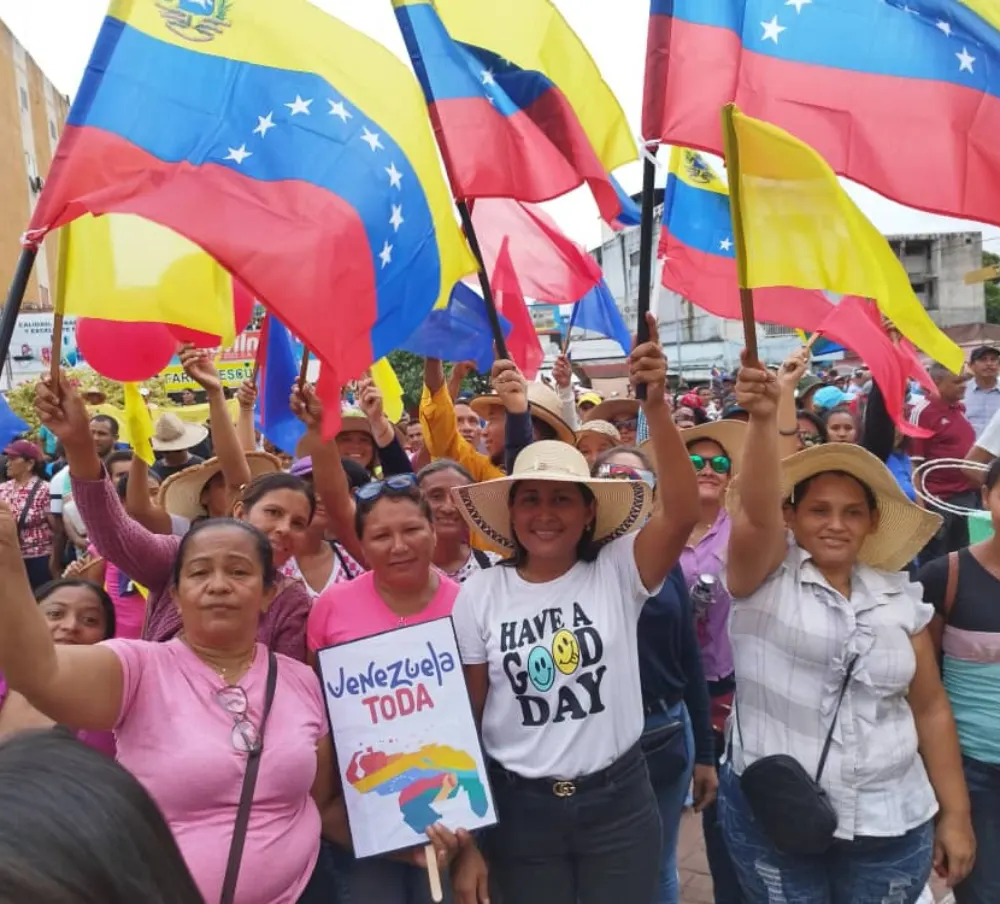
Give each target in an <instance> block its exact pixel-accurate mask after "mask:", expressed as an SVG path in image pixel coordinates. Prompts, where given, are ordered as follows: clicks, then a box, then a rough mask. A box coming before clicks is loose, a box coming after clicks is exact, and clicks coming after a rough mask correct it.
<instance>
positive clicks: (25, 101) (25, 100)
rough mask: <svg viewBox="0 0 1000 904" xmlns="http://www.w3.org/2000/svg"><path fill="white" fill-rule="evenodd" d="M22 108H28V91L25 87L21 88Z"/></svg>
mask: <svg viewBox="0 0 1000 904" xmlns="http://www.w3.org/2000/svg"><path fill="white" fill-rule="evenodd" d="M21 109H22V110H27V109H28V92H27V91H25V90H24V88H22V89H21Z"/></svg>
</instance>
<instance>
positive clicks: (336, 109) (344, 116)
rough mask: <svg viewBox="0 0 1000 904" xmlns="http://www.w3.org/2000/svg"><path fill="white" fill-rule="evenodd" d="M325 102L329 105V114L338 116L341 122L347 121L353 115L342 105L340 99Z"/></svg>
mask: <svg viewBox="0 0 1000 904" xmlns="http://www.w3.org/2000/svg"><path fill="white" fill-rule="evenodd" d="M327 103H328V104H329V105H330V115H331V116H339V117H340V120H341V122H347V120H349V119H350V118H351V116H352V115H353V114H352V113H351V112H350V110H348V109H347V107H345V106H344V102H343V101H342V100H338V101H332V100H328V101H327Z"/></svg>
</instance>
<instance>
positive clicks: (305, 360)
mask: <svg viewBox="0 0 1000 904" xmlns="http://www.w3.org/2000/svg"><path fill="white" fill-rule="evenodd" d="M308 373H309V349H308V347H304V348H303V349H302V364H301V365H300V366H299V389H301V388H302V387H303V386H305V385H306V375H307V374H308Z"/></svg>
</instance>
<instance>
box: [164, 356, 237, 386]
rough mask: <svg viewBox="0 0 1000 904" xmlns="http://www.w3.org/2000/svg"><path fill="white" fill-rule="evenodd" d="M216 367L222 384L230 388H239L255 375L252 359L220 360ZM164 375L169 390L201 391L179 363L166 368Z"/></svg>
mask: <svg viewBox="0 0 1000 904" xmlns="http://www.w3.org/2000/svg"><path fill="white" fill-rule="evenodd" d="M216 367H218V369H219V377H221V379H222V385H223V386H225V387H227V388H229V389H238V388H239V386H240V384H241V383H242V382H243V381H244V380H249V379H250V378H251V377H252V376H253V360H252V359H250V360H245V361H219V362H218V363H217V364H216ZM162 376H163V381H164V383H165V384H166V387H167V392H170V393H173V392H184V391H185V390H186V389H190V390H191V391H192V392H200V391H201V387H200V386H199V385H198V384H197V383H195V381H194V380H192V379H191V378H190V377H189V376H188V375H187V374H186V373H184V368H183V367H181V366H180V365H179V364H178V365H173V366H171V367H166V368H164V369H163V371H162Z"/></svg>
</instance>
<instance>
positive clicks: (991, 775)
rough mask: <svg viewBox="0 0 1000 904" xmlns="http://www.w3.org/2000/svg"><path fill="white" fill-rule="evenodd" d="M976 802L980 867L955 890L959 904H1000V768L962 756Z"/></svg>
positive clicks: (974, 802)
mask: <svg viewBox="0 0 1000 904" xmlns="http://www.w3.org/2000/svg"><path fill="white" fill-rule="evenodd" d="M962 765H963V767H964V771H965V781H966V783H967V784H968V786H969V799H970V800H971V801H972V828H973V830H974V831H975V833H976V865H975V867H973V870H972V872H971V873H970V874H969V876H968V878H966V880H965V881H964V882H962V883H960V884H959V885H958V886H957V887H956V888H955V901H956V902H957V904H997V902H1000V766H998V765H996V764H993V763H983V762H980V761H979V760H974V759H972V758H971V757H967V756H966V757H962Z"/></svg>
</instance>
